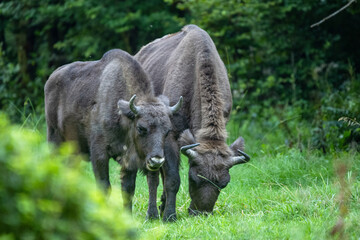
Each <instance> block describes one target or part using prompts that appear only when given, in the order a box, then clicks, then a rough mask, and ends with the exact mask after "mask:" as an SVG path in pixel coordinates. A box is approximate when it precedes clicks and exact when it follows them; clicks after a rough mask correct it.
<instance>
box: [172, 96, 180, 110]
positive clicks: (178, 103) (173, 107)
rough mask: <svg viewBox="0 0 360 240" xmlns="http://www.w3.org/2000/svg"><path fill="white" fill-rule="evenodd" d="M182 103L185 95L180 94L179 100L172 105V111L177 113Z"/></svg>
mask: <svg viewBox="0 0 360 240" xmlns="http://www.w3.org/2000/svg"><path fill="white" fill-rule="evenodd" d="M182 104H183V97H182V96H180V99H179V101H178V102H177V103H176V104H175V105H174V106H172V107H170V110H171V112H172V113H176V112H177V111H179V109H180V108H181V106H182Z"/></svg>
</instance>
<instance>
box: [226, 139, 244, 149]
mask: <svg viewBox="0 0 360 240" xmlns="http://www.w3.org/2000/svg"><path fill="white" fill-rule="evenodd" d="M230 148H231V150H232V151H233V152H234V153H237V150H238V149H240V150H241V151H244V150H245V141H244V138H243V137H238V138H237V139H236V140H235V141H234V142H233V143H232V144H231V145H230Z"/></svg>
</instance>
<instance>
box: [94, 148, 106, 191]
mask: <svg viewBox="0 0 360 240" xmlns="http://www.w3.org/2000/svg"><path fill="white" fill-rule="evenodd" d="M90 160H91V163H92V167H93V171H94V175H95V179H96V182H97V184H98V185H99V186H100V187H101V188H102V189H103V190H104V191H105V192H106V193H107V192H108V191H109V190H110V180H109V157H108V156H107V155H106V154H104V151H101V150H99V149H98V148H92V149H91V151H90Z"/></svg>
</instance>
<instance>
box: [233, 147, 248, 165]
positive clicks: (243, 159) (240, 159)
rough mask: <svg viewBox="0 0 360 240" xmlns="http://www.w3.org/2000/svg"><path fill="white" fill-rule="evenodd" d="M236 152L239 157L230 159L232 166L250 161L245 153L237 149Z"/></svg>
mask: <svg viewBox="0 0 360 240" xmlns="http://www.w3.org/2000/svg"><path fill="white" fill-rule="evenodd" d="M237 151H238V153H239V154H241V156H236V157H232V159H231V161H232V166H234V165H237V164H242V163H247V162H248V161H250V156H249V155H247V154H246V153H245V152H243V151H241V150H240V149H238V150H237Z"/></svg>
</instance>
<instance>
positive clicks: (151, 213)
mask: <svg viewBox="0 0 360 240" xmlns="http://www.w3.org/2000/svg"><path fill="white" fill-rule="evenodd" d="M157 219H159V213H158V211H157V210H156V211H149V210H148V211H147V213H146V220H157Z"/></svg>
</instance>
